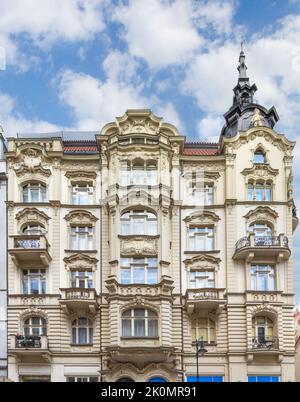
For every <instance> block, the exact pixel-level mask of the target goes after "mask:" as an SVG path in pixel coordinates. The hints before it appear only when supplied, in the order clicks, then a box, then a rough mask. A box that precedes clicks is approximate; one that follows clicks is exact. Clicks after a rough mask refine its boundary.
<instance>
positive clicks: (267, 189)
mask: <svg viewBox="0 0 300 402" xmlns="http://www.w3.org/2000/svg"><path fill="white" fill-rule="evenodd" d="M265 193H266V201H271V189H270V188H266V191H265Z"/></svg>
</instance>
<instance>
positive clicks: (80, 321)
mask: <svg viewBox="0 0 300 402" xmlns="http://www.w3.org/2000/svg"><path fill="white" fill-rule="evenodd" d="M72 343H73V344H74V345H91V344H92V343H93V322H92V320H90V319H89V318H86V317H80V318H77V319H76V320H74V321H73V322H72Z"/></svg>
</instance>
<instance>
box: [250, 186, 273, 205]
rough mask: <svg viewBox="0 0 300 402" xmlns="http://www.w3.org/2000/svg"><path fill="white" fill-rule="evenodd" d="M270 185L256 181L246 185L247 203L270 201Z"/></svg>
mask: <svg viewBox="0 0 300 402" xmlns="http://www.w3.org/2000/svg"><path fill="white" fill-rule="evenodd" d="M271 199H272V183H271V182H270V181H267V182H265V181H258V182H249V183H248V201H271Z"/></svg>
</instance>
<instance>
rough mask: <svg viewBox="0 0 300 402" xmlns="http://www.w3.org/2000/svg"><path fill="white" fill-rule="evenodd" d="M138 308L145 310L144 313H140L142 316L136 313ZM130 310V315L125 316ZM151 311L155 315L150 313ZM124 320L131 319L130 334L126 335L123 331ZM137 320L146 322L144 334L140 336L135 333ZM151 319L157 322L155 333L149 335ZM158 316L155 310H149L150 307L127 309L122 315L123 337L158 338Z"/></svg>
mask: <svg viewBox="0 0 300 402" xmlns="http://www.w3.org/2000/svg"><path fill="white" fill-rule="evenodd" d="M137 310H144V315H143V316H142V315H140V316H136V315H135V314H134V312H135V311H137ZM129 311H130V315H128V316H124V314H125V313H127V312H129ZM149 313H151V314H153V315H149ZM124 321H130V327H131V328H130V335H124V333H123V322H124ZM136 321H143V322H144V335H142V336H139V335H136V334H135V322H136ZM149 321H154V322H155V323H156V326H155V332H156V333H155V334H154V335H151V336H149ZM158 337H159V335H158V316H157V314H156V312H154V311H153V310H149V309H143V308H142V309H140V308H132V309H129V310H126V311H124V312H123V313H122V317H121V338H150V339H151V338H155V339H156V338H158Z"/></svg>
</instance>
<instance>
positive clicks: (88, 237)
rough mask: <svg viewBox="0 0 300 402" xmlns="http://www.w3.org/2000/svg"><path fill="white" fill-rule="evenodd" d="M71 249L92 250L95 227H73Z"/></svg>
mask: <svg viewBox="0 0 300 402" xmlns="http://www.w3.org/2000/svg"><path fill="white" fill-rule="evenodd" d="M70 248H71V250H92V248H93V227H92V226H72V227H71V241H70Z"/></svg>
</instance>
